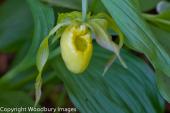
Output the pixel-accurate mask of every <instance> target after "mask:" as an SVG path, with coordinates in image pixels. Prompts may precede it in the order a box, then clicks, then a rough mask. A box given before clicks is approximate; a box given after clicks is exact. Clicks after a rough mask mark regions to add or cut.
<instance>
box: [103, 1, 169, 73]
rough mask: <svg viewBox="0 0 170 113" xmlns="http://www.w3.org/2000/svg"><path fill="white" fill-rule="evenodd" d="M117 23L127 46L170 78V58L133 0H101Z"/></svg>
mask: <svg viewBox="0 0 170 113" xmlns="http://www.w3.org/2000/svg"><path fill="white" fill-rule="evenodd" d="M101 1H102V2H103V3H104V5H105V6H106V8H107V9H108V11H109V12H110V14H111V16H112V17H113V18H114V19H115V21H116V23H117V24H118V26H119V27H120V29H121V30H122V32H124V34H125V35H126V37H127V38H126V41H125V42H126V45H127V46H129V47H131V48H133V49H135V50H137V51H139V52H142V53H144V54H145V55H146V56H147V57H148V58H149V60H150V61H151V62H152V64H153V66H154V67H155V69H159V70H162V71H163V72H164V73H165V75H166V76H170V58H169V56H168V54H167V53H166V52H165V50H164V49H163V48H162V47H161V45H160V44H159V43H158V42H157V40H155V39H154V36H153V34H152V33H151V31H150V29H149V28H148V26H147V25H146V23H145V22H144V21H143V19H142V17H141V15H140V12H139V11H138V10H137V9H136V8H135V6H134V4H132V3H131V0H126V1H125V0H119V1H118V0H101Z"/></svg>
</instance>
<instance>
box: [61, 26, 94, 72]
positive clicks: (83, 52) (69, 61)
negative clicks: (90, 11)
mask: <svg viewBox="0 0 170 113" xmlns="http://www.w3.org/2000/svg"><path fill="white" fill-rule="evenodd" d="M60 46H61V55H62V58H63V60H64V62H65V64H66V67H67V68H68V69H69V70H70V71H71V72H73V73H77V74H78V73H81V72H83V71H84V70H85V69H86V68H87V66H88V64H89V61H90V59H91V56H92V51H93V46H92V38H91V33H90V31H89V30H88V28H87V27H86V26H85V25H78V24H74V25H70V26H68V27H67V28H66V29H65V30H64V32H63V34H62V36H61V40H60Z"/></svg>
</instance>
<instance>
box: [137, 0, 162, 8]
mask: <svg viewBox="0 0 170 113" xmlns="http://www.w3.org/2000/svg"><path fill="white" fill-rule="evenodd" d="M137 1H139V4H140V7H141V9H142V10H143V11H148V10H152V9H154V8H155V7H156V5H157V4H158V3H159V1H161V0H137Z"/></svg>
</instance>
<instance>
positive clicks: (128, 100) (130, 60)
mask: <svg viewBox="0 0 170 113" xmlns="http://www.w3.org/2000/svg"><path fill="white" fill-rule="evenodd" d="M95 45H96V44H95ZM94 52H95V53H94V55H93V58H92V62H91V64H90V66H89V68H88V69H87V71H86V72H85V73H83V74H81V75H80V76H75V75H74V74H72V73H71V72H69V71H68V70H67V69H66V67H65V65H64V63H63V60H62V58H61V56H58V57H57V58H56V59H55V60H54V61H53V64H52V66H53V67H54V69H55V70H56V75H57V76H58V77H59V78H60V79H61V80H63V82H64V84H65V87H66V89H67V92H68V93H69V96H70V98H71V100H72V102H73V103H74V104H75V106H76V107H77V108H78V109H79V110H80V112H81V113H163V105H164V104H163V100H162V98H160V95H159V93H158V90H157V88H156V83H155V75H154V72H153V71H152V69H151V68H150V67H149V66H148V65H146V64H145V63H144V62H143V61H142V60H140V59H139V58H137V57H135V56H133V55H132V54H130V53H129V52H126V51H123V52H122V53H123V54H122V55H121V56H124V57H123V58H124V59H125V62H126V63H127V66H128V69H125V68H123V67H122V66H121V64H120V63H119V62H118V61H116V62H115V63H114V64H113V65H112V67H111V68H110V70H109V71H108V72H107V73H106V75H105V76H102V72H103V69H104V66H105V63H106V62H107V60H108V58H109V57H110V55H111V53H110V52H108V51H106V50H104V49H102V48H100V47H99V46H95V48H94Z"/></svg>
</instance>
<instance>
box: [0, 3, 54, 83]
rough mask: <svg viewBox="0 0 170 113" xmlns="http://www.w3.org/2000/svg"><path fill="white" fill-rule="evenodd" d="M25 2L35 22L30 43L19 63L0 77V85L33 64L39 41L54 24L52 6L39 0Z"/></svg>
mask: <svg viewBox="0 0 170 113" xmlns="http://www.w3.org/2000/svg"><path fill="white" fill-rule="evenodd" d="M27 3H28V5H29V7H30V10H31V11H32V14H33V18H34V24H35V27H34V35H33V39H32V44H31V45H30V47H29V50H27V54H26V55H25V56H24V58H23V59H21V61H20V63H19V64H18V65H16V66H15V67H14V68H13V69H12V70H10V71H9V72H8V73H7V74H6V75H5V76H3V77H2V78H1V79H0V85H3V84H4V83H8V82H9V81H10V80H12V79H13V78H14V77H16V76H17V75H18V74H19V73H22V72H23V71H24V70H27V69H29V68H30V67H31V66H32V65H34V64H35V60H36V57H35V56H36V53H37V49H38V48H39V46H40V42H41V41H42V39H43V38H44V37H45V36H47V34H48V32H49V31H50V30H51V28H52V26H53V25H54V13H53V9H52V8H50V7H48V6H46V5H44V4H42V3H41V2H40V1H39V0H36V1H35V0H27Z"/></svg>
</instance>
